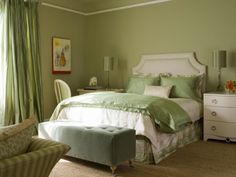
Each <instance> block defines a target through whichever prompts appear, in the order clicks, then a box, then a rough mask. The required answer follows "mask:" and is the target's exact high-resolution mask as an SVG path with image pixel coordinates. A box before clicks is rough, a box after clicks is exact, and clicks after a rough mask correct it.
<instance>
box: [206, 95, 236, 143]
mask: <svg viewBox="0 0 236 177" xmlns="http://www.w3.org/2000/svg"><path fill="white" fill-rule="evenodd" d="M208 139H219V140H226V141H227V142H229V141H236V94H226V93H205V94H204V140H205V141H206V140H208Z"/></svg>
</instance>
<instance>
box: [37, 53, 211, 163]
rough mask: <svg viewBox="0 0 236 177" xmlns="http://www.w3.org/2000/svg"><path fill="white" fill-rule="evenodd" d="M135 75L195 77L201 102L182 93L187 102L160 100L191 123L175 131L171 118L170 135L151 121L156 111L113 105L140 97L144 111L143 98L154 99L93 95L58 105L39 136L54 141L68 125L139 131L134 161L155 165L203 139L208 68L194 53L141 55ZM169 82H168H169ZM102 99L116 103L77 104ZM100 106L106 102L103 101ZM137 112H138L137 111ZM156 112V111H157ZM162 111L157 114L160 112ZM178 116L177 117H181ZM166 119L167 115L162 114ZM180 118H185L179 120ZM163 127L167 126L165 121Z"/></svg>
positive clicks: (174, 99)
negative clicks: (57, 132)
mask: <svg viewBox="0 0 236 177" xmlns="http://www.w3.org/2000/svg"><path fill="white" fill-rule="evenodd" d="M133 75H135V76H138V77H142V78H143V77H158V78H161V79H162V80H163V81H164V80H165V79H166V78H168V79H169V78H171V79H172V78H174V79H175V78H178V79H179V78H184V81H185V77H186V78H189V77H194V78H195V76H196V78H197V80H198V81H197V84H196V85H197V86H196V87H194V89H196V95H198V99H192V97H191V98H188V97H186V96H185V95H186V93H185V92H184V93H183V96H184V98H181V97H178V98H160V99H161V100H160V101H161V102H162V101H165V102H167V103H168V104H173V105H177V107H180V108H179V109H180V110H184V112H185V113H186V115H187V116H188V122H185V123H184V124H181V125H180V126H179V127H178V128H176V127H177V126H174V128H173V126H172V125H173V120H174V121H175V120H176V119H178V118H173V119H172V115H173V114H171V115H170V118H169V120H168V121H167V122H170V124H171V126H172V129H171V131H165V130H166V127H165V126H166V124H164V125H165V126H164V128H163V129H162V128H161V126H160V125H162V124H163V123H162V122H161V121H162V119H161V120H160V119H158V120H156V119H153V118H151V117H152V115H151V114H148V113H150V112H153V111H149V112H148V113H146V112H142V111H143V110H142V111H133V110H134V109H133V108H132V109H130V108H129V109H128V108H127V107H125V106H123V107H122V109H114V108H113V107H114V105H115V104H116V103H115V104H114V102H115V101H117V100H118V99H115V98H116V95H117V97H124V99H125V100H127V99H129V97H132V99H131V100H133V97H137V98H138V97H140V100H141V101H137V100H135V101H136V102H138V104H137V105H138V106H137V107H142V104H141V102H145V101H142V100H143V99H144V97H145V98H146V97H153V96H150V95H147V96H140V95H137V96H136V95H135V94H136V93H124V95H125V94H126V95H125V96H124V95H122V93H108V92H104V93H102V92H101V93H92V94H91V93H90V94H85V95H82V96H75V97H72V98H69V99H66V100H64V101H62V102H61V103H60V104H58V106H57V108H56V109H55V111H54V113H53V115H52V117H51V119H50V121H49V123H48V124H44V126H39V136H41V137H44V138H48V139H53V138H52V137H53V130H54V129H55V127H57V126H60V125H66V124H67V125H75V126H85V125H86V126H100V125H112V126H118V127H128V128H132V129H135V130H136V135H137V136H136V137H137V141H136V159H135V160H137V161H139V162H143V163H155V164H157V163H158V162H160V161H161V160H162V159H164V158H165V157H167V156H168V155H170V154H171V153H173V152H174V151H175V150H176V149H177V148H179V147H183V146H184V145H186V144H189V143H192V142H194V141H196V140H198V139H200V138H201V132H202V128H201V117H202V103H201V95H202V93H204V91H205V80H206V66H204V65H202V64H200V63H199V62H198V61H197V60H196V58H195V55H194V53H172V54H156V55H142V57H141V61H140V63H139V64H138V65H137V66H135V67H134V68H133ZM163 75H165V76H163ZM166 75H168V76H166ZM168 79H167V81H169V80H168ZM161 82H162V81H161ZM181 82H183V81H181ZM194 83H195V81H194ZM167 84H168V82H167ZM182 85H185V83H183V84H182ZM182 85H181V86H182ZM174 87H175V91H176V88H177V85H175V86H174ZM145 89H146V88H145ZM145 91H146V90H145ZM194 92H195V90H194ZM113 94H116V95H115V96H113ZM181 94H182V93H180V96H181ZM99 95H100V97H101V96H102V97H104V95H105V96H107V97H109V95H110V97H112V98H111V99H113V100H111V101H110V104H109V105H111V104H112V106H108V105H105V106H90V104H86V105H85V106H84V105H81V104H78V102H79V103H81V102H83V101H84V100H86V101H87V100H89V101H91V100H92V102H93V101H94V100H95V101H97V100H98V97H99ZM134 95H135V96H134ZM126 96H127V97H126ZM151 99H152V98H151ZM155 99H156V97H155ZM158 99H159V98H158ZM78 100H79V101H78ZM86 101H85V102H86ZM135 101H134V102H135ZM100 102H104V100H102V101H100ZM72 103H73V104H72ZM75 103H76V104H75ZM129 104H131V103H129ZM139 104H140V105H141V106H140V105H139ZM94 105H95V104H94ZM96 105H97V104H96ZM173 105H172V106H167V108H166V109H165V110H164V111H163V112H166V110H167V109H170V112H171V109H172V107H173ZM126 106H127V104H126ZM137 107H136V108H137ZM160 107H163V108H161V109H164V106H160ZM136 108H135V110H137V109H136ZM154 109H156V107H155V108H154ZM161 109H160V110H158V111H159V112H161V111H162V110H161ZM175 109H176V108H175ZM175 109H174V108H173V113H175V112H174V111H175ZM176 114H177V115H178V113H176ZM160 115H162V114H159V117H161V116H160ZM167 115H168V116H169V113H167ZM183 115H185V114H183ZM163 116H165V115H164V114H163ZM181 116H182V114H181V115H180V116H179V117H181ZM181 120H182V119H181ZM158 123H159V124H158ZM164 123H166V122H165V121H164ZM177 123H178V122H177ZM177 123H176V124H177ZM171 126H170V127H171ZM168 129H169V127H168ZM45 132H46V133H45ZM54 139H55V138H54Z"/></svg>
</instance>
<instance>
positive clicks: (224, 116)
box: [204, 106, 236, 123]
mask: <svg viewBox="0 0 236 177" xmlns="http://www.w3.org/2000/svg"><path fill="white" fill-rule="evenodd" d="M204 119H205V120H211V121H220V122H235V123H236V108H225V107H215V106H205V107H204Z"/></svg>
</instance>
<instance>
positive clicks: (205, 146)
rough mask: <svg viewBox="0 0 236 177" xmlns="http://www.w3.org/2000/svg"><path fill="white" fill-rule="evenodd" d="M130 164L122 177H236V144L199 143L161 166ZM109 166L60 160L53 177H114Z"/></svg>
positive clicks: (120, 173)
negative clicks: (131, 166)
mask: <svg viewBox="0 0 236 177" xmlns="http://www.w3.org/2000/svg"><path fill="white" fill-rule="evenodd" d="M134 166H135V167H134V168H130V167H129V166H128V164H127V163H124V164H122V165H120V166H119V167H118V169H117V171H116V173H117V174H118V176H119V177H236V144H235V143H230V144H227V143H225V142H219V141H208V142H203V141H198V142H196V143H193V144H190V145H188V146H185V147H184V148H181V149H179V150H178V151H176V152H175V153H174V154H172V155H171V156H169V157H168V158H166V159H165V160H163V161H162V162H161V163H159V164H158V165H143V164H140V163H134ZM111 176H112V175H111V172H110V170H109V167H107V166H103V165H99V164H95V163H91V162H87V161H82V160H78V159H74V158H66V159H62V160H60V161H59V162H58V163H57V165H56V166H55V167H54V169H53V171H52V173H51V175H50V177H111Z"/></svg>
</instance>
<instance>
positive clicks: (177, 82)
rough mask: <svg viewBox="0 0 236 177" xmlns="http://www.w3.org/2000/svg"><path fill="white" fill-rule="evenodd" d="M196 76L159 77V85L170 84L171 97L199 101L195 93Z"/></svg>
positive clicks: (197, 79)
mask: <svg viewBox="0 0 236 177" xmlns="http://www.w3.org/2000/svg"><path fill="white" fill-rule="evenodd" d="M198 81H199V77H198V76H189V77H185V76H178V77H161V85H162V86H169V85H172V86H173V88H172V90H171V94H170V97H172V98H191V99H195V100H197V101H200V100H201V99H200V97H199V96H198V94H197V84H198Z"/></svg>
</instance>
